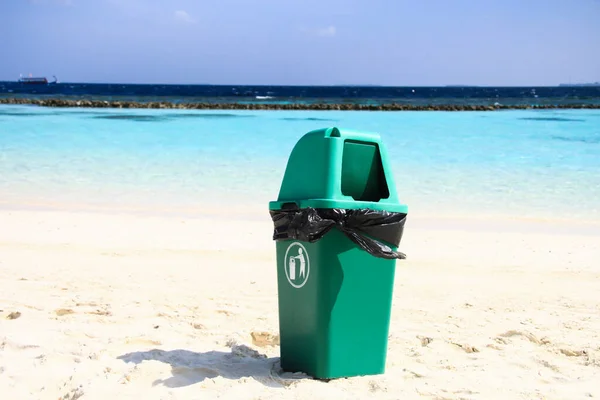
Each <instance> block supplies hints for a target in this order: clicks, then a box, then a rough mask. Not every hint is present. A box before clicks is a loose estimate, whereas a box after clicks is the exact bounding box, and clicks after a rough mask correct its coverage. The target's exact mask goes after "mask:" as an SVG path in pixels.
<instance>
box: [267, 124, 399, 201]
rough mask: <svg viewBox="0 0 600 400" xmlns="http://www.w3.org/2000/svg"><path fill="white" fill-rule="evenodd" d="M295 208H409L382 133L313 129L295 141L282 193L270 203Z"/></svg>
mask: <svg viewBox="0 0 600 400" xmlns="http://www.w3.org/2000/svg"><path fill="white" fill-rule="evenodd" d="M290 207H291V208H294V207H297V208H306V207H313V208H345V209H358V208H370V209H373V210H385V211H391V212H405V213H406V212H407V206H406V205H405V204H402V203H401V202H400V201H399V199H398V195H397V191H396V184H395V182H394V179H393V177H392V172H391V167H390V163H389V157H388V154H387V150H386V148H385V145H384V144H383V142H382V141H381V138H380V136H379V135H378V134H373V133H362V132H355V131H349V130H340V129H338V128H336V127H331V128H325V129H318V130H314V131H311V132H308V133H307V134H305V135H304V136H303V137H302V138H300V140H299V141H298V142H297V143H296V145H295V146H294V148H293V150H292V152H291V154H290V157H289V159H288V163H287V166H286V170H285V173H284V176H283V180H282V183H281V188H280V191H279V197H278V198H277V200H276V201H271V202H270V203H269V209H270V210H279V209H283V208H290Z"/></svg>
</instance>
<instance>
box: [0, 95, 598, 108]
mask: <svg viewBox="0 0 600 400" xmlns="http://www.w3.org/2000/svg"><path fill="white" fill-rule="evenodd" d="M0 104H23V105H36V106H41V107H81V108H150V109H182V110H318V111H327V110H339V111H496V110H541V109H600V104H531V105H529V104H508V105H500V104H495V105H470V104H432V105H415V104H398V103H387V104H354V103H337V104H331V103H310V104H309V103H171V102H167V101H160V102H156V101H155V102H138V101H120V100H111V101H107V100H72V99H27V98H0Z"/></svg>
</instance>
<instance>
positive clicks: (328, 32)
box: [317, 25, 336, 36]
mask: <svg viewBox="0 0 600 400" xmlns="http://www.w3.org/2000/svg"><path fill="white" fill-rule="evenodd" d="M335 32H336V30H335V26H333V25H331V26H328V27H327V28H321V29H317V35H319V36H335Z"/></svg>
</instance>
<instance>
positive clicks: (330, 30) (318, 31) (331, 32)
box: [300, 25, 337, 37]
mask: <svg viewBox="0 0 600 400" xmlns="http://www.w3.org/2000/svg"><path fill="white" fill-rule="evenodd" d="M300 30H301V31H302V32H304V33H306V34H308V35H313V36H323V37H332V36H335V34H336V33H337V30H336V29H335V26H333V25H330V26H328V27H325V28H306V27H301V28H300Z"/></svg>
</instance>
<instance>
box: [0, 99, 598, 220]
mask: <svg viewBox="0 0 600 400" xmlns="http://www.w3.org/2000/svg"><path fill="white" fill-rule="evenodd" d="M329 126H336V127H339V128H340V129H344V128H346V129H352V130H362V131H367V132H375V133H379V134H380V135H381V136H382V138H383V141H384V143H385V145H386V146H387V149H388V153H389V155H390V157H391V158H392V160H391V161H392V165H393V175H394V179H395V180H396V183H397V186H398V191H399V196H400V198H401V200H402V201H403V202H405V203H407V204H408V206H409V213H412V214H413V215H414V214H415V213H416V214H422V215H462V214H466V213H468V214H476V215H498V216H507V217H526V218H560V219H562V218H566V219H583V220H595V221H598V220H600V110H560V111H559V110H556V111H555V110H539V111H533V110H531V111H524V110H523V111H492V112H393V113H390V112H388V113H386V112H353V111H320V112H319V111H208V110H204V111H186V110H121V109H101V110H100V109H51V108H40V107H33V106H0V207H3V208H51V209H82V210H85V209H92V208H98V207H100V208H111V209H117V210H124V211H135V210H151V211H152V212H159V213H162V212H165V213H166V212H177V213H182V214H194V213H197V212H211V210H215V212H222V211H223V210H227V209H231V210H234V209H239V208H240V207H241V208H248V209H252V210H263V211H264V213H265V215H268V214H267V213H268V209H267V208H268V201H270V200H275V199H276V198H277V194H278V191H279V186H280V183H281V179H282V176H283V172H284V169H285V166H286V161H287V158H288V156H289V153H290V151H291V150H292V148H293V146H294V144H295V143H296V141H297V140H298V139H299V138H300V137H301V136H302V135H303V134H305V133H306V132H308V131H310V130H313V129H317V128H323V127H329ZM267 218H268V216H267Z"/></svg>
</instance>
